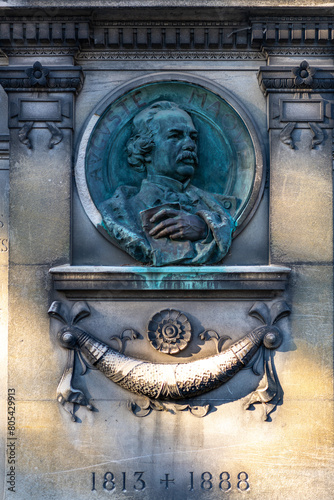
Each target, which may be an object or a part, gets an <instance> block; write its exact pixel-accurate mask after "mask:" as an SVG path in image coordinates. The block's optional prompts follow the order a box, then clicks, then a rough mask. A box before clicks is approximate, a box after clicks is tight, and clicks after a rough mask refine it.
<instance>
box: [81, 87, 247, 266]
mask: <svg viewBox="0 0 334 500" xmlns="http://www.w3.org/2000/svg"><path fill="white" fill-rule="evenodd" d="M254 175H255V154H254V149H253V144H252V141H251V138H250V136H249V133H248V131H247V128H246V127H245V125H244V123H243V121H242V120H241V118H240V117H239V115H238V114H237V113H236V112H235V111H234V110H233V109H232V107H231V106H229V105H228V104H227V103H226V102H225V101H224V100H223V99H221V98H220V97H218V96H217V95H215V94H214V93H213V92H210V91H208V90H206V89H203V88H202V87H199V86H197V85H194V84H189V83H182V82H158V83H152V84H149V85H143V86H142V87H139V88H136V89H135V90H133V91H131V92H128V93H127V94H126V95H124V96H123V97H122V98H119V99H118V100H116V101H115V102H114V103H112V104H111V105H110V106H109V107H108V108H107V109H106V111H105V112H104V114H103V115H102V116H101V117H100V119H99V121H98V122H97V124H96V126H95V128H94V130H93V132H92V134H91V138H90V142H89V144H88V148H87V154H86V180H87V185H88V188H89V191H90V194H91V197H92V200H93V202H94V203H95V205H96V207H97V208H98V210H99V211H100V213H101V216H102V221H103V222H102V226H103V228H104V230H105V231H106V232H107V233H108V234H109V236H110V237H111V238H112V240H113V241H114V242H115V243H116V244H117V245H118V246H120V247H121V248H122V249H124V250H126V251H127V252H128V253H129V254H130V255H132V256H133V257H134V258H135V259H136V260H138V261H140V262H143V263H146V264H151V265H152V264H153V265H156V266H163V265H170V264H214V263H217V262H219V261H221V260H222V258H223V257H224V256H225V255H226V253H227V252H228V250H229V248H230V245H231V238H232V232H233V230H234V229H235V226H236V223H237V221H238V215H239V214H241V213H242V211H243V208H244V206H245V205H246V203H247V201H248V197H249V196H250V192H251V188H252V184H253V181H254Z"/></svg>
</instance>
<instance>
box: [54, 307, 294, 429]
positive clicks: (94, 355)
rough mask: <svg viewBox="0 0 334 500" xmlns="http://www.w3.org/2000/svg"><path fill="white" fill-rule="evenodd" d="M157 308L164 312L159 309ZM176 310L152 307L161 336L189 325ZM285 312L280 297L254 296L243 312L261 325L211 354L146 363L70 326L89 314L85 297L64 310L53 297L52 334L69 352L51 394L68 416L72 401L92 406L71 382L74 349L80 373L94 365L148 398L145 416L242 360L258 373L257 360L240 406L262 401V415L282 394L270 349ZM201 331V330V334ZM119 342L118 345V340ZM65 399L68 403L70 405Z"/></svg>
mask: <svg viewBox="0 0 334 500" xmlns="http://www.w3.org/2000/svg"><path fill="white" fill-rule="evenodd" d="M166 311H167V312H166ZM162 312H164V315H162V314H161V313H162ZM176 313H179V311H174V310H168V309H166V310H164V311H161V312H160V313H158V314H159V315H160V316H159V318H160V319H161V321H160V319H159V322H158V329H157V331H159V326H160V332H162V335H165V336H166V338H177V337H178V336H180V331H181V330H182V328H181V326H180V325H183V326H184V325H186V327H185V330H186V329H189V328H190V325H189V327H188V325H187V323H188V320H187V318H186V316H185V315H183V316H184V317H182V313H180V315H176ZM289 313H290V309H289V307H288V306H287V304H286V303H285V302H284V301H279V302H275V303H274V304H273V305H272V306H271V308H270V309H269V308H268V306H267V305H266V304H264V303H262V302H256V303H255V304H254V305H253V307H252V308H251V309H250V311H249V314H250V315H251V316H253V317H256V318H257V319H259V320H260V321H261V323H262V324H263V325H262V326H260V327H257V328H255V329H253V330H252V331H251V332H250V333H248V334H247V335H245V336H244V337H243V338H241V339H240V340H237V341H236V342H234V343H233V344H232V345H230V346H229V347H228V348H227V349H225V350H223V351H222V352H219V353H218V354H216V355H214V356H210V357H207V358H203V359H197V360H195V361H191V362H188V363H174V364H169V363H152V362H148V361H143V360H140V359H136V358H132V357H129V356H126V355H124V354H121V353H120V352H118V351H117V350H115V349H113V348H111V347H110V346H109V345H107V344H105V343H104V342H102V341H100V340H98V339H96V338H95V337H94V336H93V335H91V334H89V333H87V332H86V331H84V330H82V329H81V328H78V327H77V326H76V325H77V323H78V321H80V320H81V319H82V318H84V317H86V316H88V315H89V314H90V310H89V307H88V305H87V304H86V303H85V302H76V303H75V304H74V305H73V307H72V308H71V310H68V309H67V307H66V306H65V305H64V304H62V303H61V302H58V301H56V302H53V303H52V305H51V307H50V309H49V314H50V316H52V317H54V318H56V319H58V320H59V321H61V322H62V323H64V324H65V325H66V326H64V327H63V328H62V329H61V330H59V331H58V334H57V340H58V342H59V344H60V345H61V346H62V347H64V348H66V349H68V352H69V354H68V359H67V364H66V367H65V370H64V373H63V376H62V378H61V381H60V383H59V385H58V389H57V400H58V401H59V403H60V404H61V405H62V406H63V407H64V409H65V410H66V411H68V412H69V413H70V414H71V416H72V420H74V421H75V420H76V417H75V415H74V405H75V404H78V405H81V406H86V407H87V408H88V409H89V410H93V407H92V405H91V404H90V403H89V401H88V398H87V397H86V396H85V395H84V394H83V392H82V391H80V390H78V389H75V388H73V386H72V377H73V371H74V363H75V358H76V356H75V354H76V353H77V356H78V358H79V360H80V361H81V364H82V366H83V372H82V375H83V374H84V373H85V372H86V369H87V367H89V368H94V369H98V370H100V371H101V372H102V373H103V374H104V375H105V376H106V377H107V378H109V379H110V380H111V381H113V382H115V383H117V384H118V385H120V386H121V387H123V388H124V389H127V390H129V391H131V392H133V393H136V394H139V395H141V396H144V397H146V398H148V400H149V402H148V403H147V404H146V405H144V406H143V407H142V408H141V409H139V410H138V412H139V415H138V416H145V414H148V413H149V412H150V411H151V409H155V410H156V409H158V410H166V409H167V410H168V404H169V403H168V402H170V401H172V402H174V403H175V404H176V402H177V401H178V400H180V401H183V400H185V399H187V398H192V397H195V396H199V395H201V394H204V393H206V392H209V391H211V390H213V389H216V388H217V387H219V386H221V385H222V384H224V383H225V382H227V381H228V380H230V379H231V378H232V377H233V376H234V375H235V374H236V373H238V372H239V371H240V370H241V369H242V368H244V367H246V366H247V365H249V367H251V368H252V370H253V372H254V373H255V374H256V375H260V373H261V372H260V370H258V366H260V365H261V362H262V365H263V376H262V379H261V381H260V384H259V386H258V388H257V389H256V390H255V391H254V392H253V393H252V394H251V397H250V398H249V400H248V401H247V403H246V405H245V407H246V408H249V406H250V405H252V404H254V403H262V404H263V405H264V408H265V412H264V413H265V420H266V419H267V418H268V416H269V414H270V413H271V412H272V411H273V410H274V409H275V408H276V406H277V405H278V404H279V403H281V400H282V395H283V391H282V388H281V386H280V383H279V381H278V378H277V374H276V371H275V367H274V358H273V355H272V351H273V350H274V349H277V348H278V347H279V346H280V344H281V342H282V334H281V332H280V330H279V328H278V327H277V323H278V321H279V320H280V319H281V318H283V317H284V316H286V315H288V314H289ZM163 316H165V317H163ZM181 318H182V319H181ZM152 319H153V318H152ZM177 319H178V320H179V324H178V325H177V327H175V328H174V329H172V330H168V332H167V334H166V332H165V333H163V332H164V328H165V329H167V328H169V327H170V326H168V325H170V324H173V322H174V323H175V320H177ZM171 320H172V321H171ZM168 322H169V323H168ZM130 331H131V330H130ZM131 332H132V331H131ZM173 332H174V333H173ZM206 332H209V330H207V331H206ZM206 332H203V335H205V333H206ZM123 334H124V332H123ZM172 334H173V335H174V336H173V335H172ZM121 337H122V336H121ZM123 337H124V335H123ZM209 337H210V335H209ZM113 338H115V337H113ZM132 338H133V336H132ZM120 342H121V340H120ZM163 342H164V341H163ZM121 344H122V347H123V342H121ZM71 405H73V407H72V408H71ZM166 405H167V406H166ZM130 409H131V410H132V411H133V412H134V413H135V414H136V408H135V407H134V405H133V404H130ZM174 409H176V411H177V409H178V410H179V411H182V410H186V409H189V410H190V411H191V412H192V413H193V414H196V416H204V415H205V414H206V413H207V412H208V410H209V407H208V406H207V405H206V406H205V407H195V406H192V405H191V404H190V405H189V404H187V403H186V404H181V405H179V406H178V407H177V406H175V405H174Z"/></svg>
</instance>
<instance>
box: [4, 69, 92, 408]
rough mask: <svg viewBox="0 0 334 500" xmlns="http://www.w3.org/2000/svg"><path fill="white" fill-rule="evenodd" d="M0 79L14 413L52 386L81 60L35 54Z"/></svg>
mask: <svg viewBox="0 0 334 500" xmlns="http://www.w3.org/2000/svg"><path fill="white" fill-rule="evenodd" d="M0 83H1V85H2V87H3V88H4V89H5V91H6V92H7V94H8V126H9V132H10V151H9V167H10V200H9V218H10V221H11V224H10V230H9V237H8V239H9V241H10V244H11V250H10V253H9V254H10V255H9V282H10V286H9V352H10V356H9V374H10V376H9V385H10V386H11V387H14V388H15V387H20V394H17V395H16V398H17V403H18V404H17V412H18V413H19V412H20V408H21V406H20V404H21V402H20V400H21V398H24V399H25V400H33V401H35V403H34V404H35V405H37V406H36V408H35V411H36V412H38V400H39V399H41V398H43V399H45V398H48V397H52V396H51V394H53V387H52V384H51V385H50V386H49V384H50V383H49V382H48V380H49V377H48V373H50V372H49V368H50V367H52V366H54V365H55V362H56V361H55V355H54V353H53V352H52V346H51V345H50V342H49V339H48V336H47V335H46V332H47V331H48V328H49V321H48V317H47V315H46V314H45V310H46V308H47V307H48V301H49V297H48V294H49V278H48V270H49V268H50V267H51V266H52V265H54V264H55V263H65V262H69V260H70V204H71V177H72V154H73V145H72V136H73V122H74V100H75V95H76V94H77V93H78V92H79V91H80V89H81V87H82V83H83V75H82V71H81V68H80V67H74V66H73V67H71V66H67V67H56V66H52V67H49V68H46V67H44V66H42V65H41V64H40V63H39V62H35V64H34V65H32V66H31V67H29V66H27V67H22V66H20V67H13V66H12V67H1V68H0ZM0 243H1V241H0ZM0 246H1V245H0ZM43 318H44V320H43ZM29 330H30V331H31V332H34V334H33V335H29V339H28V337H27V336H26V334H25V332H28V331H29ZM31 349H33V350H34V351H35V352H36V353H37V354H36V356H35V357H34V358H33V359H32V358H31V356H30V354H29V352H31ZM37 372H38V373H39V374H40V376H39V377H38V382H34V380H35V375H34V374H36V373H37ZM43 393H44V395H43ZM22 404H24V403H22Z"/></svg>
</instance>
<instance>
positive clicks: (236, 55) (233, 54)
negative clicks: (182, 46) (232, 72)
mask: <svg viewBox="0 0 334 500" xmlns="http://www.w3.org/2000/svg"><path fill="white" fill-rule="evenodd" d="M265 58H266V57H265V55H264V54H263V53H262V52H257V51H254V50H244V51H242V50H230V51H227V50H225V51H220V50H217V51H213V50H211V51H209V50H208V51H204V50H198V51H190V50H180V51H174V50H172V51H163V50H154V51H153V50H151V51H146V50H142V51H140V50H137V51H120V50H119V51H115V50H82V51H80V52H78V54H77V55H76V60H77V61H78V62H79V63H80V62H84V61H136V60H141V61H180V60H189V61H244V60H260V61H263V60H265Z"/></svg>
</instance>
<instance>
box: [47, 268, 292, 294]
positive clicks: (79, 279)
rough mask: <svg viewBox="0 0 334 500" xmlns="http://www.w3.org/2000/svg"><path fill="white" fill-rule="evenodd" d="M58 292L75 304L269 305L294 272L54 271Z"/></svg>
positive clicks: (187, 270) (199, 270)
mask: <svg viewBox="0 0 334 500" xmlns="http://www.w3.org/2000/svg"><path fill="white" fill-rule="evenodd" d="M50 273H51V274H52V277H53V286H54V289H55V290H57V291H58V292H62V293H64V294H65V296H66V297H67V298H69V299H71V300H81V299H97V298H99V299H101V298H104V299H108V298H109V299H113V298H116V297H122V298H125V297H129V298H131V297H135V296H138V293H140V292H141V293H142V292H144V293H145V297H146V298H150V297H155V298H156V297H157V296H159V297H164V296H167V297H170V294H171V291H173V297H181V298H183V299H184V298H185V297H188V296H189V297H191V298H194V297H196V296H199V297H201V298H203V296H205V298H208V297H212V296H214V297H216V298H217V297H227V298H249V299H259V298H260V299H268V298H273V297H275V296H277V295H279V294H281V293H282V292H283V291H284V290H285V287H286V284H287V280H288V275H289V273H290V269H289V268H287V267H279V266H228V267H222V266H205V267H204V266H203V267H200V268H196V270H195V269H194V268H191V267H183V266H175V267H166V268H160V267H150V268H147V267H141V266H134V267H108V266H70V265H66V266H59V267H54V268H52V269H50Z"/></svg>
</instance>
